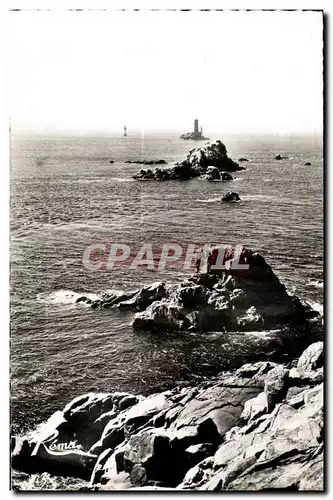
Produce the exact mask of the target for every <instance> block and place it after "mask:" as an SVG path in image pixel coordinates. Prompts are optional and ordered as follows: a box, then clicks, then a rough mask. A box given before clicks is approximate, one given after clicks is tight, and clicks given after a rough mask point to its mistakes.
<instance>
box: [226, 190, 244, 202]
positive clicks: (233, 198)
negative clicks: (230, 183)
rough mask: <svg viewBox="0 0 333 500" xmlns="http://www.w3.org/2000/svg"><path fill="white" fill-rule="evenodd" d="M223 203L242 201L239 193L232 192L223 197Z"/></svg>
mask: <svg viewBox="0 0 333 500" xmlns="http://www.w3.org/2000/svg"><path fill="white" fill-rule="evenodd" d="M221 201H241V199H240V196H239V194H238V193H233V192H232V191H229V192H228V193H225V194H224V195H223V196H222V200H221Z"/></svg>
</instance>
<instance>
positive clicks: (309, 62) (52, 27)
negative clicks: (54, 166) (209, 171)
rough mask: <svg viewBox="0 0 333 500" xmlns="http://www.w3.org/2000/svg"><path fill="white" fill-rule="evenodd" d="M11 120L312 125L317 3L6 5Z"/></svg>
mask: <svg viewBox="0 0 333 500" xmlns="http://www.w3.org/2000/svg"><path fill="white" fill-rule="evenodd" d="M10 22H11V26H10V36H11V39H10V46H9V47H10V48H9V74H8V80H9V82H8V83H9V94H10V116H11V124H12V128H13V129H15V128H23V129H42V128H44V127H48V128H55V129H67V130H71V129H72V130H76V131H78V130H82V131H84V130H95V131H98V130H101V131H102V130H105V131H108V130H109V131H117V130H118V131H119V130H121V129H122V127H123V125H124V124H127V126H128V128H129V129H145V130H154V129H160V130H171V129H175V130H183V131H187V130H189V129H191V127H192V122H193V119H194V118H195V117H198V118H199V120H200V123H202V125H203V127H204V131H205V130H206V131H207V133H208V132H209V131H231V132H233V131H240V132H241V131H249V132H250V131H252V132H283V133H288V132H316V131H320V130H321V124H322V114H323V111H322V78H323V77H322V16H321V13H319V12H269V11H267V12H260V11H253V12H245V11H243V12H237V11H235V12H233V11H229V12H227V11H226V12H213V11H211V12H197V11H193V12H166V11H164V12H144V11H141V12H130V11H126V12H112V11H108V12H98V11H84V12H70V11H67V12H66V11H65V12H64V11H58V12H57V11H48V12H47V11H45V12H37V11H34V12H28V11H21V12H12V13H11V15H10Z"/></svg>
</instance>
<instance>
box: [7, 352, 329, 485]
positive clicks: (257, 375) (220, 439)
mask: <svg viewBox="0 0 333 500" xmlns="http://www.w3.org/2000/svg"><path fill="white" fill-rule="evenodd" d="M316 344H317V343H316ZM316 344H313V345H312V346H309V347H308V348H307V349H306V350H305V351H304V353H303V354H302V355H301V356H300V359H299V363H300V366H301V367H302V366H305V367H306V370H303V369H299V368H292V369H290V370H289V371H288V370H287V369H286V368H285V367H284V366H282V365H279V364H277V363H272V362H265V361H262V362H257V363H254V364H250V363H247V364H245V365H243V366H242V367H240V368H239V369H238V370H236V371H234V372H232V373H222V374H220V375H219V376H218V377H215V378H214V379H211V380H209V381H205V382H203V383H201V384H199V385H197V386H194V387H186V388H185V387H183V388H182V389H180V388H178V389H174V390H172V391H165V392H163V393H160V394H154V395H151V396H148V397H143V396H135V395H131V394H128V393H120V392H118V393H112V394H92V393H89V394H85V395H83V396H79V397H77V398H75V399H73V400H72V401H71V402H70V403H69V404H68V405H66V406H65V408H64V409H63V410H62V411H58V412H56V413H55V414H54V415H53V416H52V417H51V418H50V419H49V421H48V422H47V423H46V424H44V426H42V427H41V428H38V429H37V430H36V431H35V432H34V433H30V434H29V435H27V436H25V437H23V438H18V437H17V438H14V439H13V454H12V464H13V467H15V468H16V469H18V470H20V471H23V472H28V473H34V472H39V473H41V472H49V473H50V474H56V475H63V476H68V475H71V476H73V477H82V478H84V479H89V477H90V476H91V478H90V486H89V488H93V489H96V488H97V489H103V490H122V489H125V490H128V489H133V487H134V489H144V488H159V489H166V488H176V489H177V490H179V489H181V490H200V491H219V490H237V491H239V490H242V491H244V490H268V489H277V490H281V489H285V490H312V491H315V490H321V489H322V488H323V437H324V431H323V384H322V383H321V384H317V383H316V384H315V385H313V386H309V385H307V386H304V385H303V386H302V387H299V386H298V385H297V384H298V383H299V382H298V381H297V378H296V376H294V375H293V370H294V371H296V372H297V373H298V376H299V374H302V376H305V375H304V374H309V373H312V374H314V375H313V376H312V379H313V377H315V376H318V373H321V374H322V372H323V367H322V366H321V367H319V368H316V369H313V367H316V366H317V363H318V362H319V364H320V363H321V361H319V360H320V348H319V347H320V346H318V345H316ZM315 353H316V354H315ZM301 360H305V361H306V362H305V363H303V361H301ZM307 377H308V378H311V377H310V376H309V375H307ZM295 384H296V385H295ZM68 452H69V453H68Z"/></svg>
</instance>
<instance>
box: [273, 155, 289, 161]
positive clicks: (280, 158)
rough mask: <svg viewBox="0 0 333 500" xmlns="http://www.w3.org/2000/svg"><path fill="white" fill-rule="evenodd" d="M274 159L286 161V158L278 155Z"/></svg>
mask: <svg viewBox="0 0 333 500" xmlns="http://www.w3.org/2000/svg"><path fill="white" fill-rule="evenodd" d="M275 159H276V160H288V156H281V155H280V154H279V155H276V157H275Z"/></svg>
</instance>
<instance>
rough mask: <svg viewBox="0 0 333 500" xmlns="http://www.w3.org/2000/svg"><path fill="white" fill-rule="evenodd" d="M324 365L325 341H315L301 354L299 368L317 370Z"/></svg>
mask: <svg viewBox="0 0 333 500" xmlns="http://www.w3.org/2000/svg"><path fill="white" fill-rule="evenodd" d="M323 365H324V342H315V343H314V344H311V345H309V347H308V348H307V349H305V351H304V352H303V354H302V355H301V356H300V358H299V360H298V363H297V369H298V370H304V371H306V370H316V369H317V368H321V367H322V366H323Z"/></svg>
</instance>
